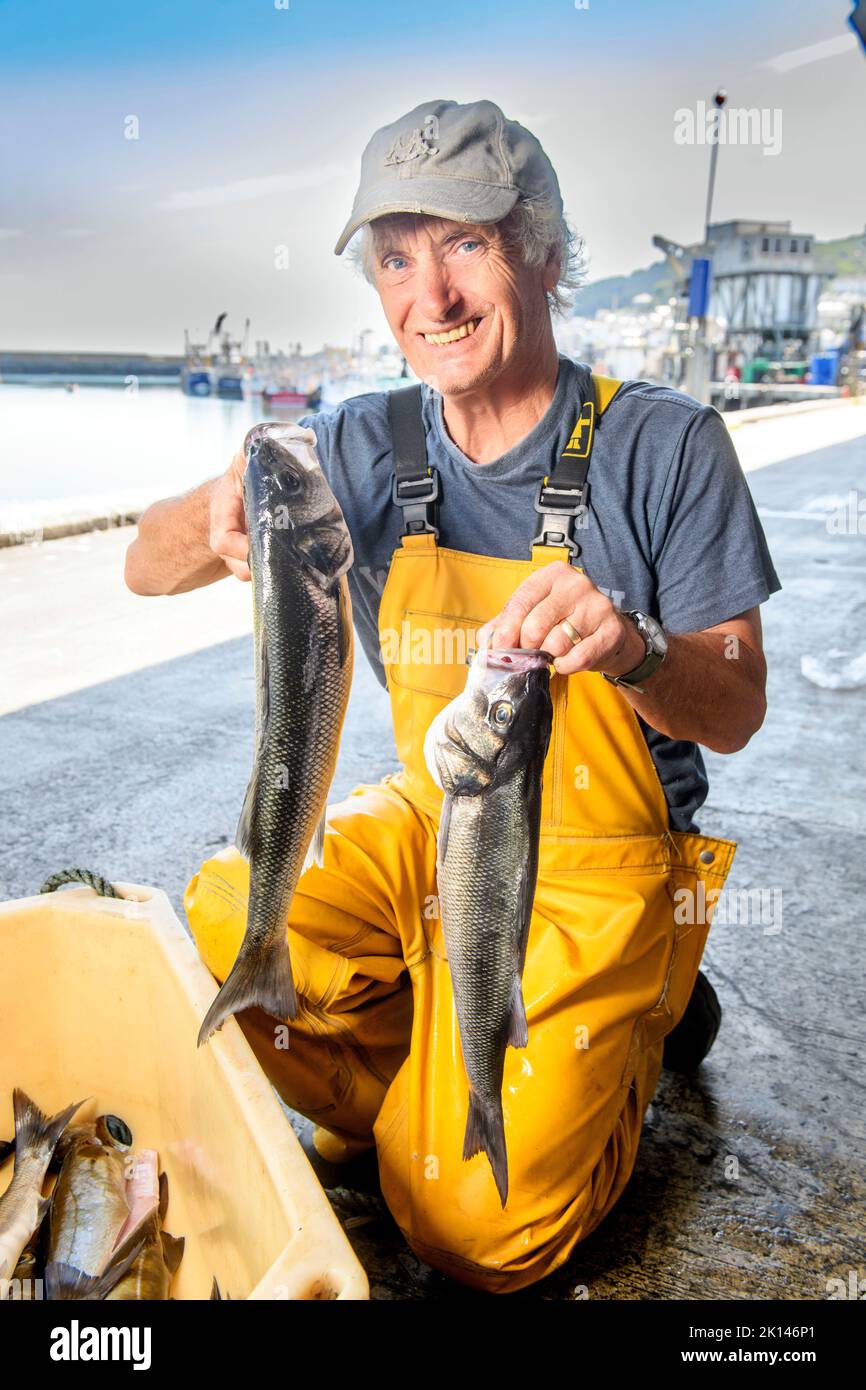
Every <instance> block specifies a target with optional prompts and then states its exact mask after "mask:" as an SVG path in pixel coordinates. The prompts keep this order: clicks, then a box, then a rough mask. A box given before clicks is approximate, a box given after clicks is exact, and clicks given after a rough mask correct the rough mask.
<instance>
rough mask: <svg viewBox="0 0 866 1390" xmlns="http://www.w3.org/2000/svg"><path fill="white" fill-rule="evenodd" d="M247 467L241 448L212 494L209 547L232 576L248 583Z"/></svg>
mask: <svg viewBox="0 0 866 1390" xmlns="http://www.w3.org/2000/svg"><path fill="white" fill-rule="evenodd" d="M246 467H247V461H246V457H245V455H244V451H243V448H242V447H241V448H240V449H238V452H237V453H236V454H235V456H234V458H233V459H232V461H231V463H230V464H229V466H228V468H227V469H226V471H225V473H224V474H223V476H222V477H221V478H220V479H219V481H218V482H217V484H216V486H215V487H214V490H213V495H212V497H211V504H210V539H209V544H210V548H211V550H212V551H213V552H214V554H215V555H219V557H220V559H221V560H222V561H223V563H224V564H225V565H226V566H227V567H228V568H229V569H230V570H231V572H232V574H234V575H235V576H236V577H237V578H238V579H243V580H245V581H246V582H247V583H249V580H250V567H249V563H248V556H249V536H248V535H247V519H246V513H245V511H244V473H245V472H246Z"/></svg>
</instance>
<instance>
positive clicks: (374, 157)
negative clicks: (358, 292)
mask: <svg viewBox="0 0 866 1390" xmlns="http://www.w3.org/2000/svg"><path fill="white" fill-rule="evenodd" d="M538 197H544V198H547V199H549V200H550V201H551V202H552V203H553V205H554V207H556V208H558V210H559V213H560V215H561V214H562V198H561V196H560V192H559V183H558V181H557V178H556V174H555V173H554V171H553V165H552V164H551V162H550V160H549V159H548V157H547V155H546V154H545V153H544V150H543V149H542V147H541V145H540V144H539V142H538V140H536V138H535V136H534V135H533V134H531V132H530V131H528V130H525V129H524V127H523V126H522V125H519V124H518V123H517V121H509V120H508V119H507V118H506V117H505V116H504V115H503V114H502V112H501V111H500V109H499V107H498V106H496V105H495V103H494V102H492V101H471V102H468V103H467V104H466V105H465V106H460V105H459V104H458V103H457V102H456V101H425V102H422V104H421V105H420V106H416V107H415V108H414V110H412V111H409V112H408V113H407V115H405V116H401V117H400V119H399V120H398V121H394V122H393V124H392V125H386V126H383V127H382V129H381V130H377V131H376V133H375V135H374V136H373V137H372V139H371V140H370V142H369V144H368V145H367V148H366V149H365V150H364V153H363V156H362V157H361V182H360V183H359V185H358V192H357V193H356V194H355V203H354V206H353V208H352V215H351V217H350V218H349V220H348V222H347V223H346V225H345V227H344V228H343V231H342V233H341V235H340V239H339V241H338V242H337V244H336V246H335V247H334V254H335V255H337V256H339V255H340V254H341V253H342V252H343V251H344V250H345V248H346V245H347V243H348V242H349V240H350V238H351V237H352V236H354V234H355V232H356V231H357V230H358V228H359V227H362V226H363V225H364V223H365V222H372V221H373V219H374V218H376V217H383V216H385V214H386V213H390V212H416V213H428V214H430V215H431V216H433V217H447V218H449V219H450V220H452V221H454V222H498V221H499V220H500V218H502V217H505V215H506V213H509V212H510V211H511V209H512V208H513V207H514V204H515V203H516V202H517V200H518V198H538Z"/></svg>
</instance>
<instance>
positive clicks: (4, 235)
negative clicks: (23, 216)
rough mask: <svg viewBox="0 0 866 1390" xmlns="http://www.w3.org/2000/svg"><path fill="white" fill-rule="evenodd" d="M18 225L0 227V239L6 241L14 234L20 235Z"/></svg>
mask: <svg viewBox="0 0 866 1390" xmlns="http://www.w3.org/2000/svg"><path fill="white" fill-rule="evenodd" d="M22 235H23V233H22V231H21V228H20V227H0V241H6V240H8V239H10V238H11V237H14V236H22Z"/></svg>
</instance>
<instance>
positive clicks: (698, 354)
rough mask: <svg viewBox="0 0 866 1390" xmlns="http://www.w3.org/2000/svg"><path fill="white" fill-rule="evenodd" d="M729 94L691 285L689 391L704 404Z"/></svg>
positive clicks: (719, 102) (722, 98)
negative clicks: (713, 225) (713, 223)
mask: <svg viewBox="0 0 866 1390" xmlns="http://www.w3.org/2000/svg"><path fill="white" fill-rule="evenodd" d="M727 99H728V94H727V92H725V91H723V90H721V89H719V91H717V92H716V94H715V96H714V97H713V101H714V103H715V107H716V111H715V118H714V120H713V129H712V132H711V135H710V145H711V146H712V148H711V151H710V181H709V185H708V187H707V208H706V213H705V216H704V246H703V252H704V254H703V255H702V256H695V257H693V258H692V266H691V280H690V283H689V318H690V319H691V322H692V333H691V339H692V342H691V355H690V357H689V371H688V389H689V393H690V395H692V396H694V397H695V399H696V400H699V401H701V402H702V403H703V404H709V401H710V348H709V344H708V342H707V310H708V308H709V301H710V275H711V273H712V260H711V257H710V244H709V243H710V219H711V217H712V213H713V193H714V192H715V187H716V163H717V161H718V157H719V130H720V127H721V122H722V108H723V106H724V104H725V102H726V101H727Z"/></svg>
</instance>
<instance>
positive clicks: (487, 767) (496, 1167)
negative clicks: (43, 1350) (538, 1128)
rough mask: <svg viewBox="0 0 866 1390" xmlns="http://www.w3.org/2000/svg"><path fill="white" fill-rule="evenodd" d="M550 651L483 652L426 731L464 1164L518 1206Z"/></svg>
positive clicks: (550, 708)
mask: <svg viewBox="0 0 866 1390" xmlns="http://www.w3.org/2000/svg"><path fill="white" fill-rule="evenodd" d="M552 661H553V658H552V657H551V656H550V655H549V653H547V652H543V651H536V650H529V649H520V648H513V647H512V648H498V649H485V648H482V649H481V650H480V651H479V652H477V653H476V656H475V658H474V660H473V663H472V666H471V667H470V670H469V674H468V677H467V681H466V688H465V690H464V692H463V694H462V695H460V696H458V697H457V699H456V700H452V702H451V703H450V704H449V705H447V706H446V707H445V709H444V710H442V711H441V712H440V714H438V715H437V716H436V718H435V719H434V720H433V722H432V724H431V725H430V728H429V729H428V731H427V736H426V739H425V743H424V753H425V758H426V761H427V765H428V768H429V769H430V772H431V775H432V776H433V778H434V780H435V781H436V782H437V784H438V785H439V786H440V788H441V789H442V791H443V792H444V793H445V799H444V802H443V805H442V813H441V817H440V822H439V833H438V840H437V859H436V870H437V880H438V889H439V908H440V912H441V914H442V931H443V935H444V937H445V947H446V950H447V952H448V964H449V968H450V972H451V982H452V986H453V991H454V1003H455V1007H456V1010H457V1024H458V1028H459V1032H460V1044H461V1049H462V1052H463V1061H464V1065H465V1067H466V1075H467V1078H468V1081H469V1114H468V1117H467V1121H466V1133H465V1137H464V1141H463V1158H464V1159H469V1158H472V1157H473V1155H475V1154H477V1153H480V1152H481V1151H482V1150H483V1151H484V1152H485V1153H486V1154H487V1157H488V1159H489V1161H490V1166H491V1168H492V1170H493V1177H494V1180H495V1182H496V1188H497V1191H498V1193H499V1198H500V1201H501V1203H502V1205H503V1207H504V1206H505V1202H506V1198H507V1196H508V1159H507V1153H506V1146H505V1120H504V1116H503V1111H502V1077H503V1072H504V1068H505V1049H506V1047H525V1046H526V1044H527V1026H526V1011H525V1008H524V1002H523V991H522V978H523V966H524V962H525V959H526V946H527V940H528V936H529V922H530V916H531V913H532V903H533V900H534V897H535V882H536V876H537V873H538V837H539V831H540V825H541V773H542V768H543V765H544V759H545V756H546V754H547V747H548V743H549V741H550V730H551V723H552V717H553V706H552V703H551V699H550V665H551V663H552Z"/></svg>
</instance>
